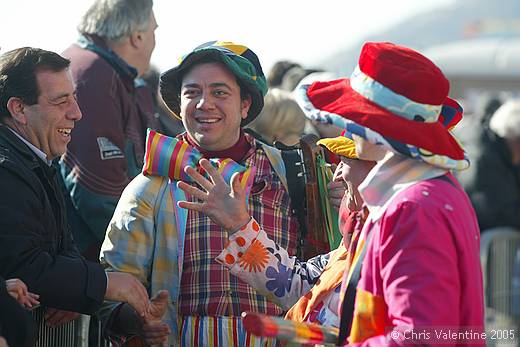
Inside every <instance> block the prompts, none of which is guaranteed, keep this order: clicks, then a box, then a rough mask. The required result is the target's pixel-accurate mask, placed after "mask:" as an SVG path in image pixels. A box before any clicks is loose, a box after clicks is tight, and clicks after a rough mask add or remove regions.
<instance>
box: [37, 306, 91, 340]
mask: <svg viewBox="0 0 520 347" xmlns="http://www.w3.org/2000/svg"><path fill="white" fill-rule="evenodd" d="M33 318H34V320H35V321H36V326H37V329H38V333H37V334H38V338H37V340H36V344H35V346H36V347H88V326H89V320H90V317H89V316H86V315H81V316H80V317H79V318H77V319H75V320H74V321H72V322H69V323H67V324H63V325H61V326H58V327H49V326H47V325H46V324H45V309H44V308H42V307H39V308H37V309H35V310H34V311H33Z"/></svg>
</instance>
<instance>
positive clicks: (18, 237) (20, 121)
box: [0, 47, 149, 325]
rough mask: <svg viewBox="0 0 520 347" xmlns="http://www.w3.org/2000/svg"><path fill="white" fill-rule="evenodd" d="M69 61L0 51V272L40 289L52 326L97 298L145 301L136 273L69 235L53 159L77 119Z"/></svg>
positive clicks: (93, 305) (140, 307) (142, 307)
mask: <svg viewBox="0 0 520 347" xmlns="http://www.w3.org/2000/svg"><path fill="white" fill-rule="evenodd" d="M69 64H70V62H69V60H67V59H65V58H63V57H61V56H60V55H58V54H56V53H53V52H49V51H44V50H41V49H36V48H28V47H25V48H19V49H15V50H13V51H9V52H7V53H5V54H3V55H2V56H0V192H1V194H0V276H3V277H4V278H19V279H21V280H22V281H23V282H25V284H26V285H27V287H28V288H29V290H30V291H31V292H33V293H36V294H38V295H40V302H41V304H42V305H43V306H45V307H47V322H48V323H50V324H51V325H55V324H60V323H65V322H68V321H69V320H71V319H73V318H75V317H76V316H77V315H76V314H74V313H71V312H67V311H74V312H81V313H85V314H92V313H93V312H95V311H96V310H97V309H98V308H99V307H100V305H101V303H102V302H103V299H109V300H115V301H124V302H128V303H130V304H131V305H132V306H133V307H134V308H135V309H136V310H137V311H138V312H139V313H141V314H144V312H145V311H146V310H147V307H148V304H149V301H148V295H147V293H146V290H145V289H144V287H143V286H142V285H141V284H140V282H139V281H137V280H136V279H135V278H134V276H132V275H130V274H124V273H116V272H112V273H105V271H104V270H103V268H102V267H101V265H99V264H98V263H94V262H89V261H86V260H85V259H84V258H83V257H82V256H81V255H80V254H79V252H78V250H77V248H76V246H75V244H74V241H73V240H72V237H71V233H70V230H69V225H68V221H67V215H66V212H65V205H64V200H63V195H62V193H61V189H60V185H59V183H58V180H57V177H58V176H57V172H56V170H55V169H54V168H53V166H52V165H51V164H52V160H53V159H55V158H57V157H59V156H61V155H62V154H63V153H64V152H65V150H66V148H67V144H68V143H69V141H70V136H71V131H72V129H73V128H74V124H75V122H76V121H78V120H80V119H81V112H80V109H79V107H78V104H77V102H76V98H75V86H74V84H73V82H72V78H71V76H70V72H69V70H68V67H69ZM51 308H52V309H51ZM65 310H67V311H65Z"/></svg>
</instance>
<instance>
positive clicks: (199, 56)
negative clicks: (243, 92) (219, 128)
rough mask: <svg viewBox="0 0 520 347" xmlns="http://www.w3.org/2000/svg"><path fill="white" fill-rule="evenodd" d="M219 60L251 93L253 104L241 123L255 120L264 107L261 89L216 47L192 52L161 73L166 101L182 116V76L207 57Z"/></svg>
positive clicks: (161, 89)
mask: <svg viewBox="0 0 520 347" xmlns="http://www.w3.org/2000/svg"><path fill="white" fill-rule="evenodd" d="M208 58H209V59H211V60H213V61H218V62H221V63H223V64H224V65H225V66H226V67H227V68H228V69H230V70H231V72H232V73H233V75H234V76H235V77H236V78H237V80H238V81H239V83H240V84H241V86H242V87H245V88H247V91H248V93H249V95H251V106H250V107H249V111H248V112H247V117H246V118H245V119H243V120H242V122H241V125H242V126H245V125H247V124H249V123H250V122H251V121H253V120H254V119H255V118H256V117H257V116H258V114H259V113H260V111H261V110H262V108H263V107H264V97H263V95H262V94H261V93H260V91H259V90H258V89H257V88H256V87H255V86H252V85H251V84H250V82H249V81H248V80H247V79H245V78H243V77H242V76H241V75H240V72H239V70H238V69H237V67H236V66H235V64H234V63H233V61H232V60H231V59H230V58H228V57H226V55H225V54H223V53H222V52H220V51H218V50H216V49H203V50H200V51H196V52H192V53H190V54H189V55H188V56H186V58H184V60H183V61H182V62H181V63H180V64H179V65H177V66H176V67H174V68H172V69H170V70H167V71H166V72H164V73H163V74H162V75H161V78H160V93H161V96H162V98H163V100H164V103H165V104H166V106H168V108H169V109H170V111H172V113H174V114H175V115H176V116H177V117H179V118H180V116H179V115H178V113H179V112H180V95H179V94H180V89H181V85H182V78H183V76H184V73H185V72H186V70H188V69H190V68H191V67H192V66H193V65H195V64H197V63H198V62H200V61H205V60H206V59H208Z"/></svg>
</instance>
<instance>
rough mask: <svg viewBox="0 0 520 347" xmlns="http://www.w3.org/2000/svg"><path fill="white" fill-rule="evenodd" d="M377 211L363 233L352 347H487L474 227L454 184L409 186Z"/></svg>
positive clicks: (443, 180) (438, 181) (446, 179)
mask: <svg viewBox="0 0 520 347" xmlns="http://www.w3.org/2000/svg"><path fill="white" fill-rule="evenodd" d="M381 211H382V213H380V214H379V216H376V217H375V218H377V220H375V221H374V220H373V219H371V217H369V219H368V220H367V223H366V224H365V227H364V229H363V233H364V234H366V233H367V232H368V231H370V233H371V239H370V241H369V243H368V245H367V247H368V248H367V253H366V256H365V259H364V263H363V267H362V270H361V271H362V272H361V279H360V282H359V284H358V287H357V295H356V304H355V306H356V308H355V312H354V319H353V323H352V330H351V335H350V339H349V341H350V343H351V345H353V346H391V345H410V344H413V343H415V344H419V345H421V344H428V345H442V346H449V345H463V344H465V343H466V344H467V343H468V341H469V342H471V343H475V344H478V345H482V346H485V338H484V339H482V337H483V335H482V333H483V331H484V303H483V289H482V271H481V267H480V259H479V247H480V234H479V228H478V224H477V220H476V217H475V213H474V211H473V208H472V206H471V204H470V201H469V199H468V197H467V196H466V194H465V193H464V191H463V190H462V188H461V187H460V185H459V184H458V182H457V181H456V179H455V178H454V177H453V176H452V175H451V174H449V173H448V174H445V175H443V176H441V177H437V178H433V179H428V180H424V181H420V182H418V183H415V184H412V185H410V186H408V187H407V188H405V189H404V190H402V191H400V192H398V193H397V195H395V196H394V197H393V198H392V199H391V200H389V202H388V204H386V205H385V208H384V209H383V210H381ZM371 212H372V211H371ZM371 214H372V213H371Z"/></svg>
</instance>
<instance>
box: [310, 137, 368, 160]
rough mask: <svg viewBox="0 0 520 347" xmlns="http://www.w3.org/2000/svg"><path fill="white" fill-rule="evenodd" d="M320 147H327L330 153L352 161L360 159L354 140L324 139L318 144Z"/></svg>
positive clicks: (345, 138) (340, 138) (346, 138)
mask: <svg viewBox="0 0 520 347" xmlns="http://www.w3.org/2000/svg"><path fill="white" fill-rule="evenodd" d="M316 143H317V144H318V145H322V146H325V148H327V149H328V150H329V151H330V152H332V153H334V154H336V155H341V156H343V157H347V158H350V159H358V156H357V153H356V145H355V143H354V141H353V140H351V139H349V138H348V137H345V136H338V137H331V138H324V139H321V140H319V141H318V142H316Z"/></svg>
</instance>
